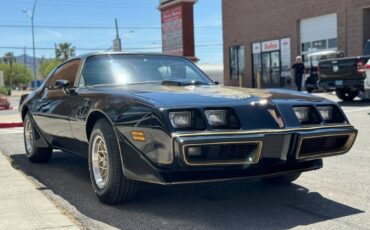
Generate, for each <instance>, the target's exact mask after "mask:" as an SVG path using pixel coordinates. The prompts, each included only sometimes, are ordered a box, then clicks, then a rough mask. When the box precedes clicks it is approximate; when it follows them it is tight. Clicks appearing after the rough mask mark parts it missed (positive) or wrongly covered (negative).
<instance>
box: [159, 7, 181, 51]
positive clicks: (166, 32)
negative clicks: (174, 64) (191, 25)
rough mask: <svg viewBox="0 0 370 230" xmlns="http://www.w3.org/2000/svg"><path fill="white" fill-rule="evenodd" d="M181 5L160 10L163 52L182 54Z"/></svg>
mask: <svg viewBox="0 0 370 230" xmlns="http://www.w3.org/2000/svg"><path fill="white" fill-rule="evenodd" d="M182 22H183V21H182V7H181V5H178V6H175V7H171V8H168V9H165V10H163V11H162V39H163V42H162V44H163V52H164V53H166V54H174V55H183V49H184V48H183V31H182Z"/></svg>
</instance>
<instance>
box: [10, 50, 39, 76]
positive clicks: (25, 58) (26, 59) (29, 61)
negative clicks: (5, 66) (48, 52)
mask: <svg viewBox="0 0 370 230" xmlns="http://www.w3.org/2000/svg"><path fill="white" fill-rule="evenodd" d="M15 60H16V62H17V63H21V64H25V65H26V66H27V68H29V69H30V70H31V71H32V73H33V57H31V56H29V55H27V54H22V55H19V56H16V57H15ZM40 60H41V58H36V73H37V75H39V68H40Z"/></svg>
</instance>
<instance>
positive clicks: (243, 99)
mask: <svg viewBox="0 0 370 230" xmlns="http://www.w3.org/2000/svg"><path fill="white" fill-rule="evenodd" d="M20 111H21V113H22V118H23V121H24V142H25V147H26V152H27V157H28V158H29V160H30V161H32V162H37V163H40V162H47V161H48V160H49V159H50V157H51V155H52V152H53V151H52V150H53V149H61V150H65V151H68V152H73V153H77V154H81V155H84V156H87V157H88V159H89V169H90V177H91V182H92V185H93V188H94V191H95V193H96V194H97V196H98V197H99V199H100V200H101V201H103V202H105V203H110V204H112V203H118V202H123V201H126V200H128V199H130V198H132V197H133V196H134V195H135V192H136V190H137V185H138V182H148V183H155V184H162V185H169V184H179V183H198V182H211V181H222V180H236V179H247V178H262V180H264V181H266V182H270V183H290V182H292V181H294V180H295V179H297V178H298V177H299V175H300V174H301V173H302V172H305V171H310V170H315V169H319V168H321V167H322V158H323V157H327V156H334V155H339V154H344V153H346V152H348V151H349V150H350V148H351V147H352V145H353V143H354V141H355V138H356V135H357V130H356V129H355V128H354V127H353V126H352V125H350V123H349V121H348V120H347V118H346V116H345V114H344V113H343V111H342V110H341V108H340V107H338V106H337V105H336V104H335V103H334V102H331V101H328V100H326V99H323V98H319V97H315V96H312V95H308V94H303V93H298V92H293V91H287V90H278V89H274V90H258V89H245V88H236V87H223V86H220V85H219V84H218V83H217V82H215V81H212V80H211V79H210V78H208V77H207V76H206V75H205V74H204V73H203V72H202V71H201V70H200V69H198V68H197V67H196V66H195V65H194V64H193V63H192V62H191V61H189V60H187V59H185V58H183V57H177V56H167V55H156V54H123V53H95V54H89V55H85V56H81V57H76V58H73V59H71V60H69V61H67V62H65V63H63V64H61V65H60V66H59V67H57V68H55V69H54V70H53V71H52V72H51V73H50V75H49V76H48V78H47V79H46V81H45V82H44V84H43V85H42V86H41V87H40V88H39V89H37V90H36V91H34V92H32V93H31V94H29V95H28V96H24V97H22V102H21V106H20Z"/></svg>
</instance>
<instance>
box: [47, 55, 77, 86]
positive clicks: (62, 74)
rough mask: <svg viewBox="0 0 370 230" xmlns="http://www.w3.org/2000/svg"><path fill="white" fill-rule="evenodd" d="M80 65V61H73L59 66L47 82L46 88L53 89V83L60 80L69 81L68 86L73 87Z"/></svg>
mask: <svg viewBox="0 0 370 230" xmlns="http://www.w3.org/2000/svg"><path fill="white" fill-rule="evenodd" d="M80 64H81V60H80V59H75V60H72V61H69V62H67V63H65V64H63V65H62V66H60V67H59V68H58V69H57V70H56V71H55V72H54V74H53V76H52V77H51V79H50V80H49V82H48V85H47V88H48V89H54V85H55V82H56V81H57V80H61V79H63V80H67V81H69V85H70V86H71V87H73V86H74V84H75V80H76V76H77V72H78V70H79V68H80Z"/></svg>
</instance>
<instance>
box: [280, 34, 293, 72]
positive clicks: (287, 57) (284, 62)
mask: <svg viewBox="0 0 370 230" xmlns="http://www.w3.org/2000/svg"><path fill="white" fill-rule="evenodd" d="M280 47H281V48H280V53H281V76H282V77H289V76H290V74H291V73H290V65H291V54H290V38H283V39H280Z"/></svg>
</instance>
